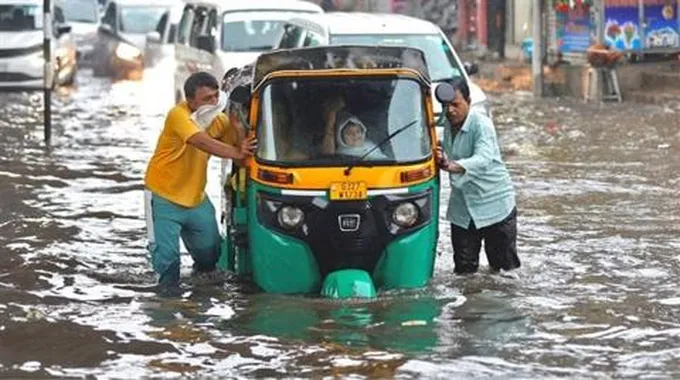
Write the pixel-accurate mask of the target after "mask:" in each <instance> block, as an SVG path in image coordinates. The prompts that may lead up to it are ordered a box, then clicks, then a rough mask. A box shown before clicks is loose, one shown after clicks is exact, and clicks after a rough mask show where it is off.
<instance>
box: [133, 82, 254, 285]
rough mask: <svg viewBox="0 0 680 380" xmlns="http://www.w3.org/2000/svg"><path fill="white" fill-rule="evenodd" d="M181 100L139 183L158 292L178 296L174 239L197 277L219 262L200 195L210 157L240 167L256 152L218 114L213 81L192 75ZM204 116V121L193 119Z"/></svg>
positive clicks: (213, 225)
mask: <svg viewBox="0 0 680 380" xmlns="http://www.w3.org/2000/svg"><path fill="white" fill-rule="evenodd" d="M184 94H185V97H186V99H187V100H186V101H185V102H182V103H180V104H178V105H176V106H175V107H173V108H172V109H171V110H170V112H168V114H167V116H166V119H165V126H164V127H163V131H162V132H161V135H160V137H159V138H158V142H157V145H156V150H155V152H154V154H153V156H152V157H151V160H150V161H149V165H148V167H147V171H146V176H145V178H144V185H145V187H146V191H145V211H146V222H147V234H148V236H147V237H148V240H149V245H148V250H149V252H150V254H151V262H152V265H153V269H154V271H155V272H156V274H157V275H158V276H159V280H158V282H159V285H160V286H159V288H160V289H159V290H161V292H164V293H165V292H170V293H172V294H175V293H176V291H177V290H179V282H180V280H179V275H180V253H179V239H180V238H181V239H182V241H183V242H184V245H185V246H186V247H187V250H188V251H189V253H190V254H191V257H192V258H193V260H194V271H195V272H197V273H199V274H200V273H212V272H214V270H215V265H216V263H217V260H218V257H219V251H220V249H219V246H220V235H219V231H218V228H217V221H216V218H215V208H214V206H213V204H212V203H211V202H210V199H209V198H208V196H207V195H206V194H205V185H206V182H207V172H208V160H209V158H210V156H211V155H214V156H218V157H222V158H229V159H233V160H237V161H240V160H243V159H244V158H246V157H247V156H251V155H252V154H253V150H254V149H255V147H256V141H255V139H254V138H244V135H245V133H244V131H242V130H239V129H238V128H237V127H234V126H232V125H231V124H230V123H229V120H228V118H227V116H226V115H225V114H224V113H222V112H221V111H222V109H223V108H224V104H218V100H224V99H223V98H222V99H220V95H222V96H223V97H224V96H225V95H224V94H223V93H222V94H220V91H219V84H218V82H217V80H216V79H215V77H213V76H212V75H210V74H208V73H205V72H199V73H194V74H192V75H191V76H190V77H189V78H188V79H187V80H186V82H185V83H184ZM197 111H198V112H197ZM206 114H207V115H209V116H208V118H209V120H207V121H205V117H203V118H202V119H201V118H199V117H198V116H199V115H203V116H205V115H206ZM201 123H203V124H204V125H201Z"/></svg>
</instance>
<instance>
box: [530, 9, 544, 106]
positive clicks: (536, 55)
mask: <svg viewBox="0 0 680 380" xmlns="http://www.w3.org/2000/svg"><path fill="white" fill-rule="evenodd" d="M542 2H543V0H534V1H533V9H532V11H533V15H532V16H533V17H532V18H533V20H532V22H533V26H534V28H533V38H532V40H533V45H534V46H533V52H532V54H531V73H532V79H533V85H534V96H536V97H542V96H543V30H542V29H543V28H542V26H543V22H542V17H541V15H542V13H543V12H542V7H541V3H542Z"/></svg>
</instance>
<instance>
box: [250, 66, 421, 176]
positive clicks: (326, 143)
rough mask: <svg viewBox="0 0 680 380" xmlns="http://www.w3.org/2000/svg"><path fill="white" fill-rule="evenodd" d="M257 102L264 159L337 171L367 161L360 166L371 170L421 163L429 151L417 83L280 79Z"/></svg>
mask: <svg viewBox="0 0 680 380" xmlns="http://www.w3.org/2000/svg"><path fill="white" fill-rule="evenodd" d="M260 98H261V104H260V107H259V121H258V128H257V129H258V150H257V157H258V159H260V160H264V161H270V162H274V163H277V164H284V165H295V166H339V165H347V164H349V163H353V162H356V161H357V160H358V159H359V158H360V157H363V156H365V157H363V158H362V159H361V162H360V163H359V164H358V165H359V166H373V165H380V164H402V163H410V162H417V161H422V160H423V159H426V158H428V157H430V155H431V153H432V146H431V142H430V135H429V132H428V129H427V117H426V113H425V102H424V99H423V91H422V89H421V87H420V84H419V83H418V82H417V81H415V80H412V79H406V78H395V77H390V78H375V77H372V78H349V79H348V78H347V77H342V78H323V79H319V78H306V79H292V78H286V79H277V80H274V81H272V82H270V83H269V84H267V85H266V86H265V87H264V89H263V90H262V94H261V97H260ZM406 126H408V127H406ZM404 127H406V128H404ZM400 129H403V130H402V131H399V130H400ZM397 131H399V132H398V133H397ZM392 134H394V135H393V136H392V137H391V138H389V139H387V137H388V136H390V135H392ZM386 139H387V141H384V140H386ZM383 141H384V143H383V144H382V145H380V143H381V142H383ZM378 145H379V146H378ZM369 151H371V152H370V153H368V152H369Z"/></svg>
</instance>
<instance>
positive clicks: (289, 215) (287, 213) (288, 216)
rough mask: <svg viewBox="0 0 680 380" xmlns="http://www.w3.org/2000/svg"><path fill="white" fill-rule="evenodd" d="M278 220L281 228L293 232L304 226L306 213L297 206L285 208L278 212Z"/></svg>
mask: <svg viewBox="0 0 680 380" xmlns="http://www.w3.org/2000/svg"><path fill="white" fill-rule="evenodd" d="M277 219H278V221H279V225H281V227H283V228H285V229H289V230H292V229H293V228H296V227H298V226H299V225H300V224H302V222H303V221H304V220H305V213H304V212H303V211H302V210H300V209H299V208H298V207H295V206H283V207H281V209H280V210H279V212H278V215H277Z"/></svg>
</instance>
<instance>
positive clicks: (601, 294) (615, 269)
mask: <svg viewBox="0 0 680 380" xmlns="http://www.w3.org/2000/svg"><path fill="white" fill-rule="evenodd" d="M79 76H80V77H79V84H78V85H77V87H76V88H72V89H68V90H63V91H61V92H60V93H59V94H57V95H55V98H56V99H55V107H54V108H55V110H56V115H55V130H54V134H53V139H54V140H53V144H52V147H51V149H49V150H48V149H45V148H44V147H43V143H42V128H41V126H40V124H41V117H42V116H41V115H42V113H41V110H40V104H41V100H40V97H39V96H38V95H31V94H0V257H2V258H3V260H0V377H18V376H31V377H38V376H39V377H44V376H47V377H49V376H55V377H69V376H73V377H83V376H86V375H94V376H97V377H101V378H111V377H116V378H121V377H122V378H125V377H139V376H150V377H156V376H157V377H166V376H167V377H172V376H177V375H186V376H218V377H226V376H233V377H255V376H301V377H310V376H324V375H328V376H331V375H354V376H356V377H362V376H378V377H398V378H420V377H427V378H447V379H449V378H465V377H477V376H482V377H503V378H505V377H515V378H516V377H532V378H545V377H554V376H559V377H573V378H579V379H584V378H610V377H617V378H627V377H636V378H637V377H653V378H677V377H678V376H680V266H679V263H678V260H679V259H678V257H680V256H678V254H677V253H678V250H680V216H678V215H680V200H679V199H680V196H679V195H680V191H679V189H680V176H679V175H678V173H680V160H678V159H677V157H678V153H679V151H680V122H679V121H678V120H680V106H677V105H653V106H641V105H634V104H622V105H618V104H612V105H606V106H601V107H600V106H596V105H584V104H582V103H580V102H578V101H571V100H555V99H548V100H542V101H534V99H533V98H532V97H531V96H530V95H527V94H524V93H507V94H495V95H492V99H493V107H494V118H495V121H496V124H497V128H498V133H499V138H500V141H501V144H502V146H503V150H504V155H505V157H506V160H507V162H508V166H509V168H510V170H511V173H512V176H513V179H514V181H515V184H516V186H517V192H518V208H519V219H518V222H519V241H518V245H519V251H520V255H521V259H522V261H523V268H522V269H521V271H520V279H518V280H513V279H507V278H502V277H499V276H494V275H491V274H489V273H488V272H487V271H486V269H484V270H482V271H481V273H479V274H477V275H474V276H471V277H463V278H456V277H454V276H453V273H452V270H453V264H452V258H451V245H450V242H449V240H448V233H449V227H448V225H447V223H446V222H445V221H444V220H443V215H444V213H445V211H446V210H445V205H444V206H443V207H442V209H441V217H442V218H440V227H441V238H440V242H439V251H440V256H438V258H437V259H438V261H437V268H436V274H435V277H434V279H433V281H432V283H431V285H430V286H429V287H428V288H427V289H424V290H423V291H422V292H421V293H419V294H418V296H417V297H414V296H412V295H411V296H409V297H400V296H399V295H394V296H392V297H389V298H385V299H382V300H380V301H378V302H374V303H370V304H356V305H354V304H351V305H346V304H345V305H343V304H341V303H334V302H319V301H318V300H316V301H315V300H310V299H304V298H297V297H282V296H272V295H265V294H259V293H257V292H255V291H253V289H252V287H250V286H248V285H247V284H240V283H235V282H230V283H228V284H226V285H225V286H224V287H223V288H214V287H212V288H205V289H204V288H198V289H195V290H194V291H193V292H191V293H190V295H188V296H187V297H185V298H183V299H176V300H161V299H158V298H156V297H155V296H154V295H153V294H152V293H149V292H146V291H144V286H146V285H151V284H153V282H154V277H153V273H152V272H151V270H150V265H149V264H148V261H147V258H146V251H145V249H144V246H145V244H146V242H145V230H144V219H143V209H142V178H143V174H144V170H145V167H146V162H147V160H148V158H149V156H150V154H151V152H152V149H153V148H154V145H155V142H156V139H157V136H158V133H159V130H160V128H161V126H162V122H163V118H164V113H165V112H166V111H167V109H168V107H169V106H170V103H171V101H172V91H171V88H170V86H171V84H168V83H169V82H171V81H169V80H168V79H167V78H171V76H169V74H168V73H163V72H162V71H159V72H147V73H146V74H145V78H144V80H143V81H141V82H119V83H114V84H112V83H110V82H109V81H107V80H101V79H95V78H92V77H91V75H90V73H89V72H87V71H83V72H81V73H79ZM211 173H212V175H211V178H210V179H209V194H210V195H211V197H212V198H213V200H214V202H215V203H218V188H217V174H218V163H217V161H216V160H214V161H213V162H212V166H211ZM445 192H447V190H446V189H445ZM443 198H444V201H446V196H444V197H443ZM185 259H186V261H185V263H186V264H187V266H186V267H185V268H184V269H185V270H186V271H187V272H188V270H189V268H188V264H189V262H190V261H189V259H188V258H186V257H185ZM482 263H483V267H484V268H485V267H486V261H485V260H484V259H483V260H482Z"/></svg>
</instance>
